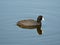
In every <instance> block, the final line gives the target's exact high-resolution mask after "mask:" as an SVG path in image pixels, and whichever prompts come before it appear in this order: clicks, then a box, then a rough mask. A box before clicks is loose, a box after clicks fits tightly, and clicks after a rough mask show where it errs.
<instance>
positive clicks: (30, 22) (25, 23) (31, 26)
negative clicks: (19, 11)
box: [17, 15, 44, 34]
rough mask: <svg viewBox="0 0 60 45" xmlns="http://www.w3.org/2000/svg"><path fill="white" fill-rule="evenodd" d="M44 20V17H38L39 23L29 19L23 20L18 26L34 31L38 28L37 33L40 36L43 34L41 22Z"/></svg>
mask: <svg viewBox="0 0 60 45" xmlns="http://www.w3.org/2000/svg"><path fill="white" fill-rule="evenodd" d="M42 20H44V18H43V16H41V15H40V16H38V18H37V21H35V20H33V19H28V20H21V21H18V22H17V26H19V27H21V28H29V29H34V28H37V32H38V33H39V34H42V30H41V26H42V24H41V21H42Z"/></svg>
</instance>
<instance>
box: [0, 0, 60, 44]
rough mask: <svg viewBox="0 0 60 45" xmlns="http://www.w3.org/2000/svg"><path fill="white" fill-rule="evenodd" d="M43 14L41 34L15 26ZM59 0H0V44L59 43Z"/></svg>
mask: <svg viewBox="0 0 60 45" xmlns="http://www.w3.org/2000/svg"><path fill="white" fill-rule="evenodd" d="M38 15H43V16H44V17H45V21H44V22H42V24H43V26H42V29H43V34H42V35H38V34H37V31H36V29H32V30H31V29H22V28H19V27H18V26H16V23H17V22H18V21H19V20H23V19H29V18H31V19H34V20H36V18H37V17H38ZM59 19H60V0H0V45H60V20H59Z"/></svg>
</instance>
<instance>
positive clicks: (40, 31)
mask: <svg viewBox="0 0 60 45" xmlns="http://www.w3.org/2000/svg"><path fill="white" fill-rule="evenodd" d="M17 26H18V27H20V28H24V29H31V30H32V29H36V30H37V33H38V34H39V35H42V29H41V26H40V25H39V26H32V27H21V26H20V25H17Z"/></svg>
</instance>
